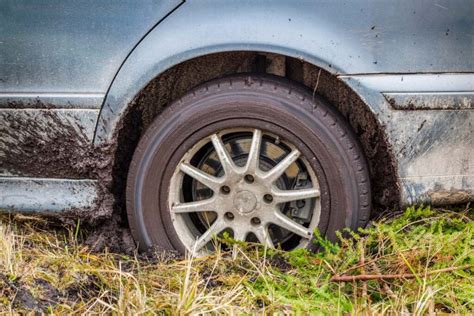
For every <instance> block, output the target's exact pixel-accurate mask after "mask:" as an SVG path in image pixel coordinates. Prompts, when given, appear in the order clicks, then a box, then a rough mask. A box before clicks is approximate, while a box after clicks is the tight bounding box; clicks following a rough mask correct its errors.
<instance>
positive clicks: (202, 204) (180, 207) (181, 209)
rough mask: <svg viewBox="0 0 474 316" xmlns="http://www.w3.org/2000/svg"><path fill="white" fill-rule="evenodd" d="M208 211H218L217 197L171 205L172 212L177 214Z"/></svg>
mask: <svg viewBox="0 0 474 316" xmlns="http://www.w3.org/2000/svg"><path fill="white" fill-rule="evenodd" d="M208 211H214V212H216V211H217V208H216V200H215V198H210V199H206V200H202V201H195V202H187V203H178V204H176V205H173V206H172V207H171V212H174V213H177V214H180V213H193V212H208Z"/></svg>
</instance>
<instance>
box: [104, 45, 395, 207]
mask: <svg viewBox="0 0 474 316" xmlns="http://www.w3.org/2000/svg"><path fill="white" fill-rule="evenodd" d="M246 72H253V73H262V74H263V73H266V74H273V75H277V76H281V77H286V78H288V79H289V80H292V81H295V82H298V83H301V84H303V85H305V86H307V87H308V88H310V89H311V90H312V91H313V93H317V94H319V95H321V96H322V97H324V98H325V99H326V100H327V101H329V102H330V103H331V104H332V105H333V106H335V107H336V108H337V109H338V110H339V112H340V113H342V115H343V116H344V117H345V118H346V119H347V121H348V122H349V124H350V125H351V126H352V128H353V130H354V132H355V133H356V135H357V137H358V139H359V141H360V144H361V145H362V148H363V150H364V153H365V156H366V158H367V161H368V164H369V170H370V177H371V183H372V196H373V198H372V203H373V205H374V209H375V210H379V211H380V210H382V209H383V208H393V207H396V206H398V203H399V197H400V196H399V189H398V181H397V177H396V169H395V168H396V164H395V161H394V157H393V155H392V153H391V149H390V145H389V143H388V141H387V138H386V135H385V132H384V128H383V127H382V126H381V125H380V123H379V121H378V120H377V118H376V117H375V115H374V114H373V113H372V112H371V111H370V109H369V107H368V106H367V104H365V103H364V102H363V101H362V100H361V99H360V98H359V96H358V95H357V94H356V93H355V92H354V91H353V90H352V89H350V88H349V87H348V86H347V85H346V84H345V83H344V82H342V81H341V80H339V79H338V78H337V77H336V76H334V75H332V74H330V73H329V72H327V71H325V70H323V69H321V68H318V67H317V66H315V65H312V64H310V63H307V62H305V61H303V60H299V59H295V58H292V57H287V56H283V55H279V54H273V53H262V52H226V53H217V54H210V55H205V56H202V57H198V58H195V59H191V60H189V61H186V62H183V63H181V64H178V65H176V66H174V67H172V68H170V69H168V70H167V71H165V72H163V73H162V74H160V75H159V76H158V77H156V78H155V79H153V80H152V81H151V82H149V83H148V85H147V86H146V87H145V88H143V89H142V90H141V91H140V93H139V94H138V95H137V96H136V97H135V99H134V101H133V102H132V103H131V104H130V106H129V107H128V110H127V112H126V114H125V115H124V116H123V119H122V121H121V125H120V126H121V128H120V129H119V132H118V139H117V144H118V146H117V150H116V152H115V160H114V161H115V163H114V167H113V183H112V192H113V194H114V195H115V198H116V202H117V206H118V207H119V208H120V209H123V208H124V201H125V197H124V192H125V191H124V190H125V184H126V177H127V172H128V167H129V164H130V161H131V159H132V156H133V152H134V149H135V147H136V145H137V144H138V141H139V140H140V137H141V135H142V134H143V132H144V131H145V130H146V128H147V127H148V126H149V125H150V124H151V123H152V122H153V120H154V118H155V117H156V116H158V115H159V114H160V113H161V112H162V111H163V109H164V108H166V106H167V105H168V104H170V103H171V102H172V101H174V100H176V99H178V98H179V97H181V96H182V95H184V94H185V93H186V92H188V91H189V90H190V89H192V88H193V87H195V86H197V85H199V84H201V83H204V82H206V81H209V80H212V79H216V78H219V77H223V76H227V75H231V74H237V73H246Z"/></svg>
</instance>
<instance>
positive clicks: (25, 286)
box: [0, 208, 474, 315]
mask: <svg viewBox="0 0 474 316" xmlns="http://www.w3.org/2000/svg"><path fill="white" fill-rule="evenodd" d="M20 219H21V220H20V221H19V220H18V219H16V220H15V219H12V218H11V217H7V216H5V217H2V218H1V219H0V313H12V314H16V313H18V312H21V311H25V310H37V311H42V312H45V313H52V314H63V313H68V314H73V313H81V314H82V313H98V314H101V313H117V314H155V313H159V314H172V315H187V314H196V313H209V314H254V313H257V314H273V313H277V314H289V313H291V314H308V313H311V314H313V313H314V314H329V313H331V314H345V313H354V314H366V313H376V314H386V313H397V314H398V313H412V314H418V315H421V314H427V313H434V312H455V313H460V314H467V313H473V312H474V238H473V234H474V222H473V219H474V212H473V211H471V210H469V209H467V208H466V209H465V210H461V211H458V212H451V211H446V210H435V209H431V208H409V209H407V210H406V211H405V212H404V213H403V214H400V215H398V216H396V217H393V216H392V217H391V218H390V219H382V220H379V221H377V222H376V223H373V224H372V225H371V227H370V228H367V229H364V230H361V231H359V232H358V233H347V234H344V236H345V237H341V241H340V242H339V243H332V242H329V241H327V240H325V239H324V238H322V237H318V238H317V243H319V245H320V246H321V252H319V253H315V254H313V253H308V252H307V251H305V250H295V251H292V252H286V253H285V252H281V251H279V250H269V249H264V248H262V247H259V246H256V245H250V244H240V243H239V244H236V243H234V242H233V241H231V240H223V241H222V242H224V243H229V244H230V245H231V247H230V249H232V251H228V252H223V251H221V252H218V253H216V254H214V255H212V256H209V257H205V258H191V257H189V256H188V257H185V258H178V257H176V256H173V255H169V254H168V255H165V254H156V255H154V256H143V255H141V256H140V255H136V256H125V255H121V254H114V253H108V252H102V253H92V252H91V251H90V249H88V248H87V246H84V245H83V244H81V240H82V238H83V236H82V235H83V234H85V232H81V230H80V229H79V228H78V227H70V228H68V229H65V230H51V229H47V227H48V225H47V223H44V222H43V220H38V219H25V218H24V217H23V218H20ZM346 235H347V236H346ZM360 278H364V279H365V280H359V279H360ZM344 279H346V280H345V281H344Z"/></svg>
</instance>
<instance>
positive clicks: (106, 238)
mask: <svg viewBox="0 0 474 316" xmlns="http://www.w3.org/2000/svg"><path fill="white" fill-rule="evenodd" d="M84 244H85V245H87V246H89V248H90V250H91V251H92V252H103V251H104V250H106V249H107V250H108V251H110V252H113V253H124V254H127V255H133V254H134V253H135V252H136V250H137V247H136V245H135V242H134V241H133V237H132V234H131V232H130V229H129V228H128V225H127V224H126V223H124V222H123V220H122V218H121V217H120V215H118V214H113V215H112V216H111V217H109V218H107V219H105V220H103V221H101V222H100V223H96V224H95V225H94V226H89V227H87V228H86V238H85V240H84Z"/></svg>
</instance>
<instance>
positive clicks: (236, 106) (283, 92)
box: [127, 75, 370, 253]
mask: <svg viewBox="0 0 474 316" xmlns="http://www.w3.org/2000/svg"><path fill="white" fill-rule="evenodd" d="M127 212H128V217H129V222H130V226H131V230H132V234H133V236H134V238H135V240H136V241H137V243H138V244H139V246H140V248H141V249H148V248H150V247H157V248H161V249H172V250H178V251H180V252H184V251H186V250H188V251H192V252H194V253H205V252H208V251H212V250H213V249H214V247H215V243H213V242H212V241H213V237H214V236H219V235H221V234H223V233H224V232H227V233H229V234H230V235H231V236H232V237H233V238H234V239H236V240H241V241H250V242H259V243H262V244H264V245H266V246H267V247H271V248H273V247H280V248H282V249H285V250H291V249H295V248H302V247H304V248H309V249H314V245H313V243H312V238H313V232H314V231H315V229H318V230H319V232H320V233H322V234H323V235H326V236H327V237H328V238H330V239H334V238H335V232H336V231H337V230H340V229H342V228H344V227H350V228H353V229H355V228H356V227H358V226H360V225H363V224H365V222H366V221H367V219H368V215H369V212H370V185H369V180H368V171H367V164H366V162H365V159H364V156H363V153H362V151H361V150H360V147H359V145H358V142H357V140H356V138H355V136H354V134H353V132H352V131H351V129H350V127H349V126H348V125H347V124H346V123H345V121H344V119H343V118H342V117H341V116H340V115H339V114H338V113H337V112H336V111H335V110H334V109H332V108H331V106H330V105H328V104H327V103H326V102H325V101H324V100H323V99H321V98H320V97H318V96H313V95H312V94H311V92H308V91H307V90H306V89H305V88H304V87H301V86H298V85H295V84H293V83H291V82H288V81H286V80H284V79H280V78H273V77H262V76H255V75H247V76H235V77H229V78H225V79H219V80H215V81H211V82H209V83H206V84H204V85H203V86H201V87H198V88H197V89H195V90H193V91H192V92H190V93H189V94H187V95H186V96H184V97H183V98H182V99H180V100H178V101H176V102H175V103H174V104H172V105H170V106H169V107H168V108H167V109H166V110H165V111H164V113H163V114H161V115H160V116H159V117H158V118H157V119H156V120H155V121H154V122H153V124H152V125H151V126H150V127H149V128H148V130H147V131H146V133H145V135H144V136H143V137H142V139H141V140H140V143H139V145H138V147H137V149H136V151H135V154H134V156H133V160H132V163H131V166H130V170H129V176H128V181H127Z"/></svg>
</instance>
